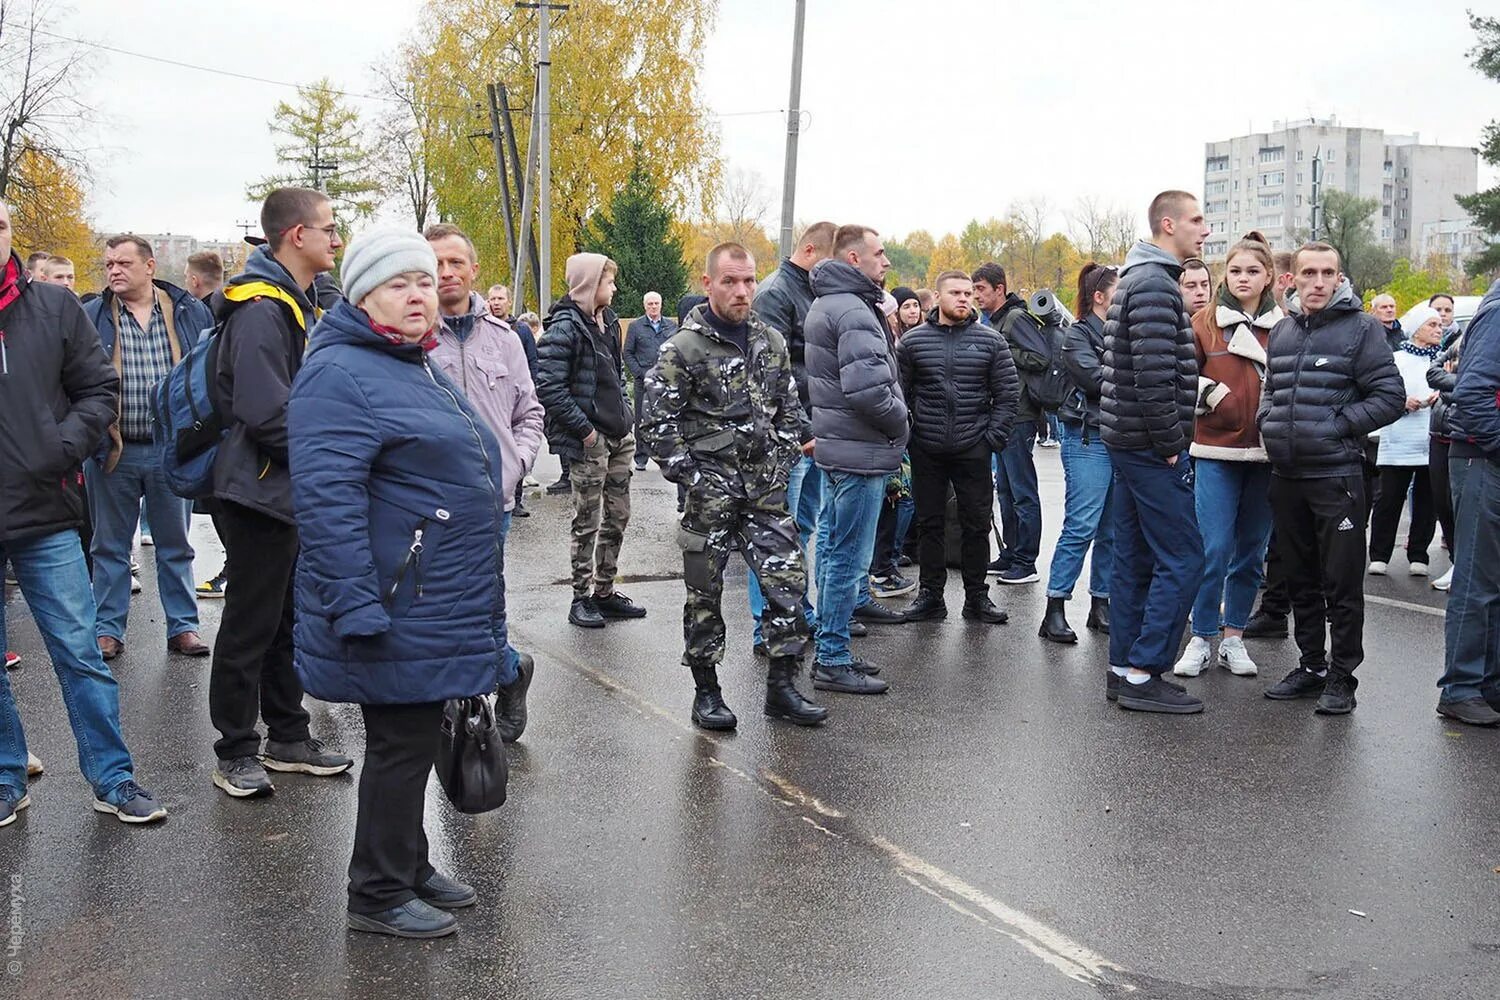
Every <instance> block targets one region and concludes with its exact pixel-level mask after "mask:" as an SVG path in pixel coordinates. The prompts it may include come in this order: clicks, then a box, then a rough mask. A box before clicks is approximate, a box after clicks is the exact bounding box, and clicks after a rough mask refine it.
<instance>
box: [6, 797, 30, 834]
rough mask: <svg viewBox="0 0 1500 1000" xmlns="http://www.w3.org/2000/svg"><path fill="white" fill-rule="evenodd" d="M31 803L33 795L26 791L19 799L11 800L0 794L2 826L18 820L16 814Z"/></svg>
mask: <svg viewBox="0 0 1500 1000" xmlns="http://www.w3.org/2000/svg"><path fill="white" fill-rule="evenodd" d="M29 805H31V796H30V795H27V794H26V793H25V792H22V793H21V797H20V798H19V799H15V800H11V799H8V798H6V797H5V796H4V795H0V826H10V825H11V824H12V823H14V822H15V821H16V816H17V815H18V814H19V813H20V812H21V810H22V809H25V808H26V807H27V806H29Z"/></svg>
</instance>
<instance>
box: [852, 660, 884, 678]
mask: <svg viewBox="0 0 1500 1000" xmlns="http://www.w3.org/2000/svg"><path fill="white" fill-rule="evenodd" d="M849 666H850V667H851V668H853V669H854V670H858V671H859V672H860V673H862V674H868V675H869V676H871V677H874V676H875V675H876V674H878V673H880V668H879V667H878V666H876V665H875V664H873V663H871V662H870V661H869V660H866V659H863V658H861V657H858V656H856V657H855V658H854V662H853V663H850V664H849Z"/></svg>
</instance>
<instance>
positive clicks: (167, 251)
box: [138, 233, 250, 285]
mask: <svg viewBox="0 0 1500 1000" xmlns="http://www.w3.org/2000/svg"><path fill="white" fill-rule="evenodd" d="M138 235H139V236H140V237H141V238H142V239H143V240H145V241H146V242H147V243H150V244H151V250H152V252H153V253H154V254H155V256H156V276H157V277H158V278H161V279H163V280H165V281H170V282H172V283H173V284H174V285H180V284H182V282H183V277H182V275H183V272H184V271H186V270H187V260H188V258H189V257H191V256H192V255H193V254H195V253H197V252H198V251H200V250H213V251H216V252H217V253H218V255H219V256H220V257H221V258H222V259H223V261H224V269H225V273H226V276H227V275H229V274H234V273H236V272H237V271H239V270H240V269H241V268H243V267H244V265H245V257H246V254H247V253H248V251H249V250H250V247H249V245H247V244H246V243H245V242H244V241H243V240H200V239H197V238H196V237H193V236H182V235H179V234H176V233H140V234H138Z"/></svg>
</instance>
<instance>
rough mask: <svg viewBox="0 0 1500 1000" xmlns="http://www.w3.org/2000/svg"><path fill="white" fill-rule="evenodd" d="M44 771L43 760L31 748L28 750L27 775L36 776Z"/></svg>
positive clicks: (29, 776)
mask: <svg viewBox="0 0 1500 1000" xmlns="http://www.w3.org/2000/svg"><path fill="white" fill-rule="evenodd" d="M41 773H42V761H41V759H40V758H39V757H37V755H36V754H34V753H32V752H31V751H30V750H28V751H26V777H28V778H35V777H36V776H37V775H39V774H41Z"/></svg>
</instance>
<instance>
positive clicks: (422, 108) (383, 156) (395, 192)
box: [372, 46, 437, 230]
mask: <svg viewBox="0 0 1500 1000" xmlns="http://www.w3.org/2000/svg"><path fill="white" fill-rule="evenodd" d="M420 58H421V56H420V54H419V53H418V52H417V51H416V50H415V49H413V48H412V47H411V46H406V47H404V48H402V49H401V51H400V53H399V56H398V61H397V62H396V63H395V64H388V63H380V64H377V65H376V67H375V77H376V79H377V80H378V81H379V87H380V92H381V93H382V94H383V95H384V96H385V97H387V98H389V99H390V103H389V105H388V107H386V108H385V110H383V111H382V112H381V113H380V114H379V115H378V116H377V117H376V119H375V122H374V137H373V142H372V146H373V148H374V149H375V150H378V151H379V155H378V157H377V158H376V169H377V171H378V174H379V177H380V182H381V186H382V187H383V188H384V190H385V193H386V194H387V195H389V196H390V197H393V198H396V199H397V200H398V201H399V202H400V204H401V208H402V210H403V211H410V212H411V217H412V219H413V220H414V221H415V222H416V224H417V229H419V230H421V229H426V228H427V223H428V221H429V217H430V216H431V215H432V213H433V210H434V208H435V207H436V204H437V192H436V190H435V187H434V178H433V175H432V164H431V163H430V162H429V159H428V151H429V148H430V146H431V143H432V137H433V130H434V129H435V128H436V124H437V123H436V120H435V118H436V116H435V113H434V109H433V107H432V105H431V104H430V103H429V101H428V97H427V86H426V80H425V79H424V78H423V77H422V75H421V74H420V73H419V72H418V62H419V60H420Z"/></svg>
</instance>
